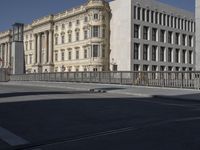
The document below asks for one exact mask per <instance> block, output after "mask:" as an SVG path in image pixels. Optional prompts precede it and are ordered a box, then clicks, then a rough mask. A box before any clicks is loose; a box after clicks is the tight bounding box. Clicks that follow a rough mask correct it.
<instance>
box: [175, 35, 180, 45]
mask: <svg viewBox="0 0 200 150" xmlns="http://www.w3.org/2000/svg"><path fill="white" fill-rule="evenodd" d="M179 38H180V34H179V33H176V34H175V44H177V45H179Z"/></svg>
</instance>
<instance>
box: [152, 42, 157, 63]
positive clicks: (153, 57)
mask: <svg viewBox="0 0 200 150" xmlns="http://www.w3.org/2000/svg"><path fill="white" fill-rule="evenodd" d="M156 60H157V46H155V45H153V46H152V61H156Z"/></svg>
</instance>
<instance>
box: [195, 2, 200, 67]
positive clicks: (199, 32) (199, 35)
mask: <svg viewBox="0 0 200 150" xmlns="http://www.w3.org/2000/svg"><path fill="white" fill-rule="evenodd" d="M195 10H196V12H195V16H196V70H200V59H199V58H200V1H199V0H196V5H195Z"/></svg>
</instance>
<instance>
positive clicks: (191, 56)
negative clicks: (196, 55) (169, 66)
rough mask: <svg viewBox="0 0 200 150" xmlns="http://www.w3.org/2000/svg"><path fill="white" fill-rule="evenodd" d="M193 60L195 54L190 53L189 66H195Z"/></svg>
mask: <svg viewBox="0 0 200 150" xmlns="http://www.w3.org/2000/svg"><path fill="white" fill-rule="evenodd" d="M192 60H193V52H192V51H189V64H193V62H192Z"/></svg>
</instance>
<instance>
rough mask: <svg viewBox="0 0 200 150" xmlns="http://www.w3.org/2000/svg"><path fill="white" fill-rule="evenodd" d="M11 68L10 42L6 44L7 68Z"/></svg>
mask: <svg viewBox="0 0 200 150" xmlns="http://www.w3.org/2000/svg"><path fill="white" fill-rule="evenodd" d="M10 66H11V42H9V43H8V67H10Z"/></svg>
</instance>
